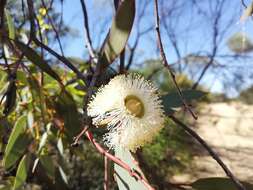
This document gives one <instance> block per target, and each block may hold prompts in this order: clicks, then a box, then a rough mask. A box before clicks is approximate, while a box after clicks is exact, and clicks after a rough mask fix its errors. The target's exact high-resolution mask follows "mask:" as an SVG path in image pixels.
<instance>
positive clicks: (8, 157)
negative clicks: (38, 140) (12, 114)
mask: <svg viewBox="0 0 253 190" xmlns="http://www.w3.org/2000/svg"><path fill="white" fill-rule="evenodd" d="M26 119H27V117H26V116H21V117H20V118H19V119H18V120H17V122H16V123H15V126H14V128H13V129H12V132H11V135H10V137H9V140H8V144H7V146H6V149H5V152H4V158H3V165H4V167H5V168H6V169H8V168H10V167H11V166H12V165H13V164H15V163H16V161H17V160H18V159H19V158H20V157H21V156H22V154H23V153H24V151H25V149H26V148H27V146H28V144H29V143H30V140H31V138H30V137H29V135H27V134H26V133H25V130H26V128H27V120H26Z"/></svg>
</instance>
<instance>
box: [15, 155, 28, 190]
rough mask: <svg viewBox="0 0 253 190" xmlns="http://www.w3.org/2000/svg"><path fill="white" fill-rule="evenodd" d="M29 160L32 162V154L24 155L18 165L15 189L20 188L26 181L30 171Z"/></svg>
mask: <svg viewBox="0 0 253 190" xmlns="http://www.w3.org/2000/svg"><path fill="white" fill-rule="evenodd" d="M29 162H30V156H29V155H24V156H23V158H22V160H21V161H20V163H19V165H18V170H17V173H16V177H15V181H14V186H13V190H16V189H20V187H21V186H22V185H23V184H24V182H25V181H26V178H27V175H28V171H29Z"/></svg>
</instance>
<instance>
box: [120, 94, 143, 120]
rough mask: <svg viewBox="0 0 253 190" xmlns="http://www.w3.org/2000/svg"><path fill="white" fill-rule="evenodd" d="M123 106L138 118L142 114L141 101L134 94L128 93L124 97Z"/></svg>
mask: <svg viewBox="0 0 253 190" xmlns="http://www.w3.org/2000/svg"><path fill="white" fill-rule="evenodd" d="M124 101H125V106H126V108H127V110H128V111H129V112H130V113H131V114H132V115H134V116H136V117H138V118H142V117H143V115H144V105H143V103H142V101H141V100H140V99H139V98H138V97H136V96H134V95H128V96H127V97H126V98H125V100H124Z"/></svg>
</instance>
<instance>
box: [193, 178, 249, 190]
mask: <svg viewBox="0 0 253 190" xmlns="http://www.w3.org/2000/svg"><path fill="white" fill-rule="evenodd" d="M242 184H243V185H244V186H245V188H246V189H247V190H253V185H252V184H249V183H246V182H242ZM192 187H193V188H194V190H214V189H215V190H237V187H236V186H235V185H234V183H233V182H232V181H231V180H230V179H228V178H222V177H220V178H219V177H211V178H202V179H198V180H197V181H195V182H194V183H192Z"/></svg>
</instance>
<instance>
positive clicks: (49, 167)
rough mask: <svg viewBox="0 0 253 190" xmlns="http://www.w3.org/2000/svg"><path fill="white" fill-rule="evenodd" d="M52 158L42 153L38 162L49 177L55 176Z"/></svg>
mask: <svg viewBox="0 0 253 190" xmlns="http://www.w3.org/2000/svg"><path fill="white" fill-rule="evenodd" d="M52 159H53V158H52V157H50V156H48V155H43V156H41V157H40V163H41V164H42V166H43V168H44V169H45V170H46V173H47V175H48V176H49V177H50V178H51V179H54V178H55V165H54V162H53V160H52Z"/></svg>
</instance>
